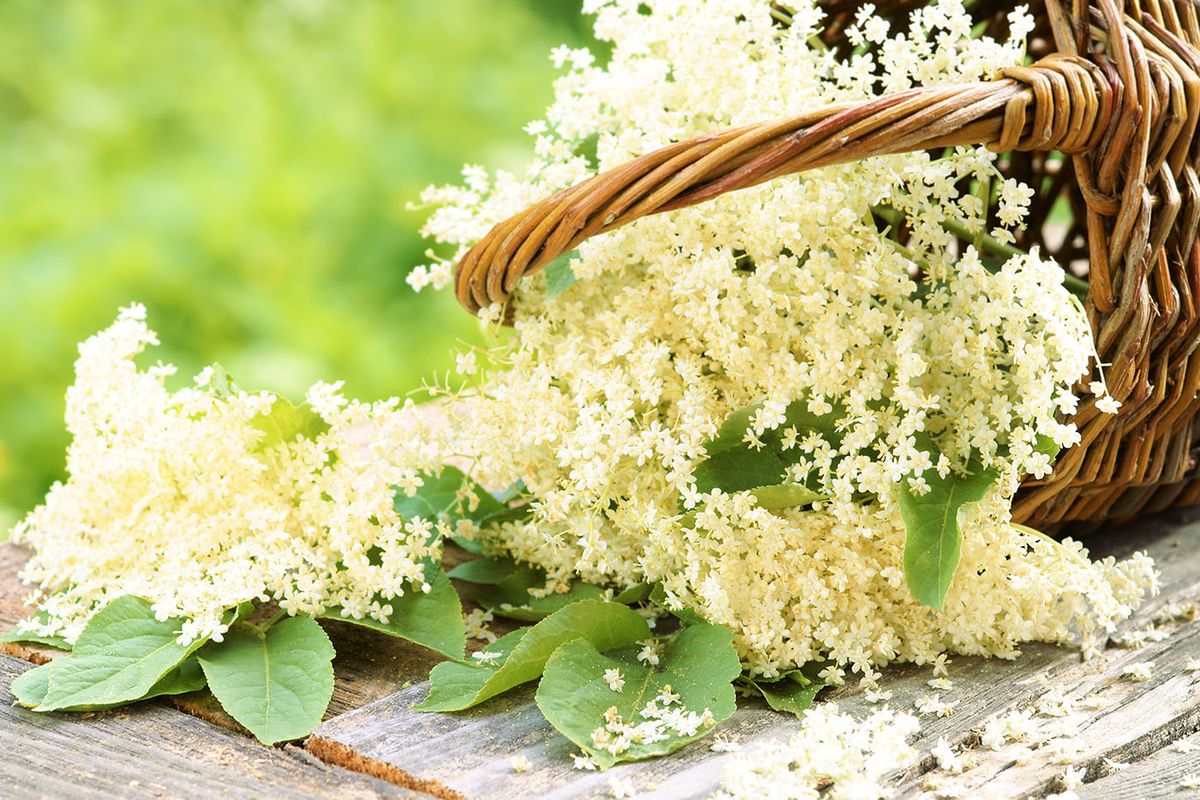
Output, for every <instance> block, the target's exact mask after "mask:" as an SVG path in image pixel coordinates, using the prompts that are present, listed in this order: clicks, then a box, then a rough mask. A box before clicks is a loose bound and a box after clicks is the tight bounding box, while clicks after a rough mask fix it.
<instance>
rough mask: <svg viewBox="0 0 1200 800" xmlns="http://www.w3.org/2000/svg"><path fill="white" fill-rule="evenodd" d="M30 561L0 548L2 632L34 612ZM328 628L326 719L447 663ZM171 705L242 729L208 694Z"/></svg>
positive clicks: (26, 651) (7, 546) (8, 647)
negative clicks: (24, 577) (29, 600)
mask: <svg viewBox="0 0 1200 800" xmlns="http://www.w3.org/2000/svg"><path fill="white" fill-rule="evenodd" d="M28 557H29V553H28V551H26V550H25V549H23V548H20V547H17V546H16V545H13V544H11V543H3V544H0V633H7V632H8V631H10V630H12V628H13V626H14V625H15V624H16V623H17V622H18V621H19V620H21V619H24V618H25V617H26V616H27V615H28V614H29V613H30V612H31V610H32V609H30V608H29V607H27V606H25V605H24V603H23V600H24V598H25V597H26V596H27V595H28V594H29V591H30V590H29V587H26V586H23V585H22V584H21V583H20V580H19V579H18V573H19V572H20V569H21V567H22V565H24V563H25V561H26V559H28ZM324 627H325V630H326V632H327V633H328V634H329V637H330V639H331V640H332V641H333V645H334V649H335V650H336V651H337V659H336V660H335V662H334V670H335V675H336V679H335V683H334V690H333V699H332V700H331V701H330V704H329V710H328V711H327V712H326V718H330V717H334V716H337V715H338V714H342V713H345V712H346V711H349V710H352V709H355V708H359V707H360V706H364V705H367V704H368V703H372V702H374V701H376V700H379V699H381V698H384V697H387V696H388V695H390V694H392V693H393V692H395V691H396V690H397V689H398V688H400V687H401V686H402V685H403V684H404V683H405V682H416V681H422V680H424V679H425V678H427V677H428V676H429V671H430V670H431V669H433V665H434V664H436V663H437V662H438V661H441V660H442V657H441V656H438V655H437V654H435V653H433V652H431V651H429V650H426V649H425V648H423V647H417V646H416V645H413V644H409V643H408V642H405V641H403V640H400V639H396V638H393V637H391V636H385V635H383V634H380V633H375V632H374V631H369V630H367V629H365V628H359V627H356V626H353V625H350V624H348V623H341V622H327V623H324ZM61 652H62V651H60V650H55V649H53V648H50V647H41V646H38V645H26V644H21V643H11V642H0V653H3V654H7V655H10V656H14V657H16V658H20V659H23V660H25V661H31V662H33V663H35V664H44V663H46V661H48V660H50V659H52V658H54V657H55V655H58V654H61ZM172 702H173V703H174V704H175V705H176V707H178V708H180V709H181V710H183V711H186V712H187V713H189V714H192V715H194V716H197V717H200V718H201V719H205V720H208V721H209V722H213V723H215V724H218V725H222V726H224V727H226V728H229V729H231V730H241V726H239V725H238V724H237V723H236V722H235V721H234V720H233V718H232V717H230V716H229V715H228V714H226V713H225V712H224V711H223V710H222V709H221V706H220V704H219V703H217V701H216V699H215V698H214V697H213V696H212V695H211V694H209V693H208V692H198V693H195V694H190V695H184V696H181V697H177V698H173V699H172Z"/></svg>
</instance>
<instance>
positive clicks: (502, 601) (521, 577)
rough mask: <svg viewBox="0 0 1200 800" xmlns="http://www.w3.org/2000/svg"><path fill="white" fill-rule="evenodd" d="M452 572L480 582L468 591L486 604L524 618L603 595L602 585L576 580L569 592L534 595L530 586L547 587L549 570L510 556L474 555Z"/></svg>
mask: <svg viewBox="0 0 1200 800" xmlns="http://www.w3.org/2000/svg"><path fill="white" fill-rule="evenodd" d="M449 574H450V577H452V578H455V579H457V580H461V581H466V582H468V583H473V584H477V585H475V586H471V587H470V588H468V589H467V593H468V595H470V597H471V599H472V600H474V601H475V602H477V603H479V604H480V605H481V606H483V607H484V608H487V609H489V610H490V611H493V612H495V613H496V614H499V615H500V616H504V617H508V618H509V619H517V620H522V621H525V622H536V621H537V620H540V619H545V618H546V617H548V616H549V615H551V614H553V613H554V612H555V611H558V610H559V609H561V608H565V607H566V606H568V605H570V604H571V603H575V602H578V601H579V600H587V599H591V598H602V597H603V596H604V590H603V589H601V588H600V587H598V586H593V585H591V584H588V583H582V582H579V581H577V582H575V583H572V584H571V587H570V588H569V589H568V590H567V591H566V592H555V593H552V594H548V595H545V596H542V597H535V596H534V595H532V594H530V590H532V589H544V588H545V586H546V573H545V572H544V571H543V570H540V569H538V568H537V567H532V566H529V565H527V564H521V563H519V562H517V561H514V560H513V559H511V558H498V557H495V558H494V557H485V558H477V559H473V560H471V561H467V562H464V563H462V564H459V565H458V566H457V567H455V568H454V569H452V570H450V573H449Z"/></svg>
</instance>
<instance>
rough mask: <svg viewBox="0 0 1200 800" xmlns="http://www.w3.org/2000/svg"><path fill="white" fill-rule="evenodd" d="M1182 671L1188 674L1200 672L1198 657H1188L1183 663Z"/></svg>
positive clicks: (1199, 659)
mask: <svg viewBox="0 0 1200 800" xmlns="http://www.w3.org/2000/svg"><path fill="white" fill-rule="evenodd" d="M1183 671H1184V672H1186V673H1187V674H1189V675H1194V674H1196V673H1197V672H1200V658H1189V659H1188V660H1187V661H1186V662H1185V663H1184V665H1183Z"/></svg>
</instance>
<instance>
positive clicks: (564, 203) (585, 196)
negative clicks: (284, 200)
mask: <svg viewBox="0 0 1200 800" xmlns="http://www.w3.org/2000/svg"><path fill="white" fill-rule="evenodd" d="M923 4H924V3H923V2H912V0H892V2H890V3H889V2H884V3H877V5H879V6H880V8H879V13H880V14H882V15H884V16H886V17H891V18H893V19H895V20H897V21H900V20H903V18H904V17H905V16H906V15H907V14H908V12H909V11H910V10H911V9H912V8H914V7H917V6H920V5H923ZM858 5H859V4H858V3H848V2H841V1H840V0H839V1H838V2H832V3H830V4H828V5H827V11H828V14H829V17H828V19H829V24H828V25H827V27H826V29H825V32H824V34H823V36H824V38H825V39H826V43H827V44H828V45H829V46H830V47H833V48H835V49H839V50H842V51H843V52H844V51H845V48H846V47H847V45H846V42H845V37H843V36H841V32H842V31H843V30H844V27H845V25H846V24H848V22H849V20H850V19H851V18H852V16H853V14H854V11H855V10H856V8H857V7H858ZM1015 5H1017V4H1016V3H995V2H993V3H987V2H981V3H976V4H975V5H973V6H972V9H973V10H974V11H977V12H978V13H979V14H980V15H982V16H983V17H985V18H986V19H987V25H988V31H987V32H988V33H991V34H993V35H1003V34H1004V33H1005V30H1004V28H1005V26H1006V22H1005V16H1006V14H1007V12H1008V11H1010V10H1011V9H1012V8H1013V7H1014V6H1015ZM1035 5H1037V4H1035ZM1038 15H1039V19H1038V21H1037V28H1036V29H1035V31H1034V32H1033V33H1032V34H1031V37H1030V51H1029V52H1030V56H1031V58H1032V59H1033V60H1034V63H1033V64H1032V65H1031V66H1028V67H1019V68H1013V69H1008V70H1005V71H1004V73H1003V74H1002V75H1001V76H1000V77H999V78H998V79H996V80H993V81H990V82H986V83H969V84H962V85H957V86H950V87H930V88H921V89H914V90H910V91H904V92H899V93H896V94H890V95H884V96H881V97H878V98H875V99H872V100H870V101H867V102H863V103H859V104H841V105H835V106H830V107H828V108H824V109H821V110H819V111H815V112H812V113H809V114H805V115H802V116H798V117H793V118H789V119H781V120H772V121H767V122H763V123H761V124H757V125H752V126H747V127H743V128H737V129H731V130H723V131H719V132H716V133H712V134H709V135H705V136H701V137H697V138H694V139H690V140H688V141H684V142H679V143H677V144H672V145H670V146H668V147H665V148H663V149H661V150H658V151H656V152H653V153H649V154H647V155H645V156H642V157H641V158H638V159H636V160H634V161H632V162H630V163H628V164H625V165H623V166H620V167H618V168H616V169H613V170H609V171H608V172H605V173H602V174H600V175H596V176H594V177H592V178H590V179H588V180H586V181H583V182H582V183H579V184H577V185H576V186H573V187H571V188H569V189H566V190H564V191H562V192H559V193H558V194H556V195H555V196H553V197H550V198H548V199H547V200H544V201H542V202H541V203H538V204H537V205H535V206H533V207H532V208H529V209H527V210H526V211H524V212H522V213H521V214H518V215H516V216H514V217H512V218H511V219H508V220H506V221H505V222H503V223H501V224H500V225H497V226H496V227H495V229H493V230H492V231H491V232H490V233H489V234H488V235H487V236H486V237H484V239H483V240H482V241H480V242H479V243H478V244H477V245H476V246H475V247H474V248H473V249H472V250H471V251H470V252H469V253H468V254H467V255H466V256H465V257H464V258H463V259H462V261H461V262H460V263H459V264H458V269H457V273H456V282H457V293H458V298H459V301H460V302H461V303H462V304H463V305H464V306H466V307H467V308H468V309H470V310H471V311H476V310H478V309H479V308H480V307H481V306H482V305H486V304H490V303H493V302H501V303H503V302H506V301H507V299H508V298H509V296H510V294H511V293H512V291H513V289H514V288H515V286H516V284H517V281H519V280H520V279H521V277H522V276H524V275H527V274H530V273H533V272H537V271H538V270H539V269H541V268H542V267H544V266H545V265H546V264H548V263H549V262H551V261H552V260H554V259H555V258H557V257H558V256H559V255H561V254H563V253H565V252H568V251H570V250H572V249H573V248H575V247H577V246H578V245H579V243H580V242H582V241H583V240H584V239H587V238H588V237H591V236H595V235H596V234H599V233H603V232H605V231H611V230H613V229H614V228H618V227H620V226H622V225H626V224H628V223H630V222H632V221H634V220H636V219H638V218H639V217H644V216H646V215H649V214H658V213H662V212H664V211H670V210H672V209H678V208H683V207H685V206H691V205H695V204H697V203H702V202H704V201H705V200H708V199H710V198H713V197H716V196H717V195H720V194H723V193H725V192H729V191H734V190H737V189H741V188H744V187H748V186H754V185H756V184H759V183H762V182H764V181H768V180H771V179H773V178H776V177H779V176H782V175H787V174H789V173H794V172H800V171H802V170H809V169H814V168H817V167H823V166H827V165H830V164H837V163H841V162H846V161H851V160H857V159H861V158H868V157H870V156H876V155H883V154H890V153H900V152H908V151H913V150H924V149H934V148H944V147H948V146H952V145H980V144H981V145H986V146H987V147H989V148H990V149H992V150H994V151H997V152H1001V153H1005V154H1006V155H1005V156H1003V158H1002V162H1001V169H1002V170H1003V171H1004V172H1005V173H1006V174H1008V175H1010V176H1012V177H1016V178H1019V179H1021V180H1023V181H1024V182H1025V183H1026V184H1028V185H1030V186H1031V187H1033V188H1034V189H1035V191H1036V192H1037V194H1036V196H1035V198H1034V200H1033V203H1032V207H1031V210H1030V215H1029V218H1028V223H1029V224H1028V229H1027V230H1026V231H1025V232H1024V233H1023V234H1022V237H1021V238H1020V240H1019V241H1018V245H1019V246H1021V247H1022V248H1027V247H1031V246H1034V245H1037V246H1040V247H1041V248H1042V250H1043V252H1046V253H1048V254H1049V255H1051V256H1053V257H1054V258H1055V259H1056V260H1057V261H1058V263H1059V264H1062V265H1064V266H1066V267H1068V268H1071V269H1073V270H1075V271H1077V272H1081V273H1082V272H1084V271H1086V275H1087V281H1088V291H1087V301H1086V309H1087V312H1088V316H1089V319H1090V321H1091V325H1092V330H1093V332H1094V335H1095V339H1096V349H1097V352H1098V353H1099V355H1100V358H1101V360H1102V362H1103V363H1104V364H1105V365H1106V370H1105V374H1106V377H1107V381H1108V387H1109V391H1110V393H1111V394H1112V396H1113V397H1114V398H1116V399H1117V400H1119V401H1120V402H1121V404H1122V405H1121V410H1120V412H1119V414H1117V415H1116V416H1113V415H1108V414H1103V413H1100V412H1099V411H1098V410H1097V409H1096V407H1095V404H1094V403H1095V401H1094V399H1086V398H1084V399H1081V402H1080V406H1079V411H1078V413H1077V415H1076V417H1075V421H1076V423H1077V425H1078V427H1079V431H1080V434H1081V437H1082V442H1081V444H1080V445H1079V446H1077V447H1073V448H1070V449H1068V450H1066V451H1064V452H1063V453H1062V455H1061V456H1060V457H1059V459H1058V462H1057V463H1056V465H1055V469H1054V473H1053V475H1052V476H1050V477H1049V478H1047V479H1046V480H1043V481H1033V480H1030V481H1028V482H1027V483H1026V484H1025V485H1023V487H1022V490H1021V492H1020V494H1019V495H1018V497H1017V502H1016V504H1015V507H1014V517H1015V518H1016V520H1017V521H1019V522H1024V523H1027V524H1030V525H1034V526H1037V527H1040V528H1043V529H1044V528H1049V527H1053V526H1056V525H1058V524H1060V523H1065V522H1075V521H1078V522H1091V523H1097V522H1101V521H1108V520H1120V519H1127V518H1130V517H1132V516H1134V515H1138V514H1142V513H1149V512H1153V511H1158V510H1161V509H1164V508H1167V507H1169V506H1172V505H1187V504H1193V503H1196V502H1197V501H1198V500H1200V476H1198V475H1197V474H1196V470H1195V463H1196V460H1195V458H1194V456H1193V448H1194V446H1195V445H1196V443H1197V440H1198V439H1200V424H1197V422H1196V416H1197V412H1198V411H1200V400H1198V399H1197V386H1198V384H1200V355H1196V356H1194V355H1193V353H1194V351H1195V349H1196V345H1197V344H1198V343H1200V309H1198V305H1200V243H1197V240H1196V230H1197V223H1198V221H1200V180H1198V179H1197V174H1196V162H1197V158H1198V156H1200V147H1198V145H1197V143H1196V139H1197V130H1196V128H1197V119H1198V115H1200V77H1198V75H1197V73H1198V72H1200V13H1198V10H1197V2H1196V0H1148V2H1138V0H1126V2H1124V4H1123V5H1122V3H1121V2H1120V0H1091V1H1090V2H1082V1H1081V0H1074V2H1073V3H1067V2H1063V0H1047V2H1045V3H1044V4H1042V5H1041V9H1040V10H1039V11H1038ZM1061 200H1065V201H1066V202H1068V203H1069V206H1070V208H1071V209H1072V212H1073V214H1072V216H1073V221H1072V222H1071V224H1070V227H1069V229H1068V230H1067V232H1066V235H1065V237H1062V239H1061V242H1059V241H1055V239H1056V238H1057V237H1054V236H1051V237H1049V238H1050V239H1051V241H1047V238H1048V237H1047V226H1046V221H1047V219H1048V216H1049V213H1050V210H1051V207H1052V206H1054V205H1055V203H1056V202H1060V201H1061Z"/></svg>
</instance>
